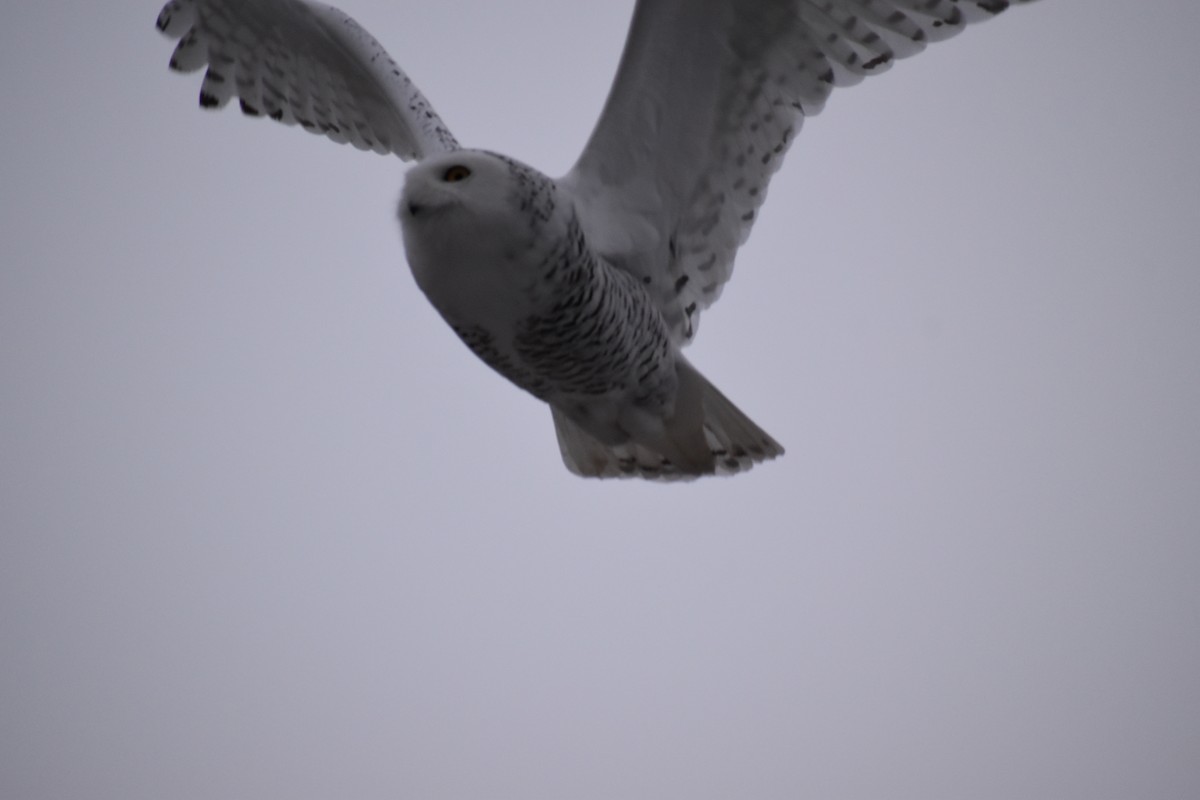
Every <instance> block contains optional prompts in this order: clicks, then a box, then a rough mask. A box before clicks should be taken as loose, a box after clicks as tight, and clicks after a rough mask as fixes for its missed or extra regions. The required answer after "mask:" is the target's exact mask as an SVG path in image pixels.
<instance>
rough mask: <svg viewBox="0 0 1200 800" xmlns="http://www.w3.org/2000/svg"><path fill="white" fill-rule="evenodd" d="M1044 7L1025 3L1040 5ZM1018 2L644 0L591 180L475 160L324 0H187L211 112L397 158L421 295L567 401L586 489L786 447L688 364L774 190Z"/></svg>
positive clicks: (490, 353)
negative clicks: (916, 67)
mask: <svg viewBox="0 0 1200 800" xmlns="http://www.w3.org/2000/svg"><path fill="white" fill-rule="evenodd" d="M1028 1H1029V0H1012V2H1028ZM1009 5H1010V2H1008V1H1006V0H638V2H637V4H636V7H635V8H634V12H633V21H632V23H631V25H630V29H629V35H628V39H627V41H626V43H625V51H624V54H623V55H622V57H621V62H620V66H619V68H618V70H617V75H616V78H615V80H614V81H613V86H612V89H611V91H610V93H609V96H608V100H607V102H606V103H605V105H604V109H603V111H602V112H601V114H600V119H599V121H598V122H597V124H596V128H595V130H594V131H593V132H592V135H591V138H590V140H589V141H588V142H587V145H586V146H585V147H584V149H583V153H582V154H581V155H580V156H579V160H578V162H577V163H576V164H575V166H574V167H573V168H572V169H571V171H570V172H568V173H567V174H566V175H564V176H562V177H560V178H551V177H549V176H547V175H544V174H543V173H541V172H539V171H538V170H536V169H534V168H533V167H530V166H527V165H525V164H522V163H520V162H518V161H516V160H514V159H511V158H508V157H506V156H503V155H500V154H498V153H493V152H489V151H487V150H473V149H466V148H461V147H460V146H459V144H458V142H457V141H456V140H455V138H454V136H453V135H452V134H451V133H450V131H449V129H448V128H447V127H446V125H445V124H444V123H443V122H442V120H441V119H440V118H439V117H438V115H437V113H436V112H435V111H434V110H433V107H432V106H431V105H430V104H429V102H428V101H427V100H426V99H425V97H424V96H423V95H422V94H421V93H420V92H419V91H418V90H417V88H416V87H415V86H414V85H413V84H412V82H411V81H410V80H409V79H408V76H407V75H405V74H404V72H403V70H401V69H400V67H398V66H397V65H396V62H395V61H393V60H392V59H391V57H390V56H389V55H388V54H387V52H386V51H384V49H383V47H381V46H380V44H379V43H378V42H377V41H375V39H374V38H372V37H371V35H370V34H368V33H367V32H366V31H365V30H363V29H362V28H361V27H360V26H359V25H358V24H357V23H356V22H355V21H354V20H353V19H351V18H350V17H349V16H347V15H346V14H344V13H343V12H341V11H339V10H338V9H336V8H332V7H330V6H325V5H321V4H319V3H315V2H310V0H171V2H169V3H167V5H166V7H165V8H163V10H162V13H161V14H160V15H159V17H158V27H159V29H160V30H162V31H163V33H165V34H166V35H167V36H169V37H172V38H175V39H179V43H178V45H177V46H176V48H175V52H174V54H173V55H172V56H171V62H170V65H171V68H172V69H175V70H179V71H182V72H191V71H194V70H198V69H200V68H201V67H205V66H207V71H206V73H205V75H204V80H203V83H202V85H201V88H200V105H201V106H204V107H207V108H219V107H221V106H223V105H225V104H226V103H227V102H228V101H229V100H230V99H231V98H233V97H235V96H236V97H237V98H238V101H239V103H240V104H241V109H242V111H243V112H245V113H246V114H248V115H251V116H260V115H262V116H268V117H271V118H272V119H275V120H278V121H280V122H284V123H287V124H289V125H292V124H299V125H301V126H302V127H304V128H306V129H307V130H309V131H312V132H314V133H318V134H322V135H324V136H327V137H329V138H330V139H333V140H334V141H336V142H350V143H351V144H353V145H355V146H356V147H358V148H361V149H364V150H374V151H376V152H378V153H391V154H394V155H397V156H399V157H400V158H402V159H404V160H406V161H407V160H415V161H416V162H417V164H416V165H415V166H414V167H413V168H412V169H410V170H409V171H408V173H407V174H406V176H405V180H404V187H403V190H402V192H401V195H400V202H399V207H398V211H397V213H398V216H399V220H400V227H401V230H402V232H403V238H404V249H405V253H406V255H407V257H408V263H409V266H410V267H411V269H412V272H413V275H414V277H415V278H416V281H417V285H418V286H420V287H421V290H422V291H423V292H424V293H425V295H426V297H428V299H429V301H430V302H431V303H432V304H433V305H434V307H435V308H436V309H437V310H438V312H439V313H440V314H441V315H442V317H443V318H444V319H445V320H446V322H447V323H449V324H450V326H451V327H452V328H453V329H454V331H455V333H457V334H458V336H459V337H460V338H461V339H462V340H463V342H465V343H466V344H467V346H468V347H470V348H471V350H473V351H474V352H475V354H476V355H478V356H479V357H480V358H481V359H483V360H484V361H485V362H486V363H487V364H488V365H489V366H491V367H492V368H493V369H495V370H496V371H497V372H499V373H500V374H501V375H503V376H504V377H506V378H508V379H509V380H510V381H512V382H513V383H515V384H516V385H517V386H519V387H521V388H522V389H525V390H526V391H528V392H529V393H530V394H533V395H534V396H535V397H538V398H539V399H541V400H544V401H545V402H546V403H548V404H549V406H550V410H551V413H552V415H553V418H554V427H555V431H556V432H557V435H558V443H559V447H560V449H561V451H562V458H563V461H564V462H565V463H566V466H567V468H568V469H570V470H571V471H572V472H574V473H576V474H578V475H585V476H593V477H618V476H640V477H644V478H692V477H696V476H700V475H710V474H728V473H735V472H738V471H741V470H746V469H749V468H750V467H751V466H752V465H753V464H755V463H757V462H759V461H764V460H767V459H771V458H774V457H776V456H778V455H780V454H782V453H783V448H782V447H781V446H780V445H779V443H778V442H776V441H775V440H774V439H772V438H771V437H770V436H769V435H768V434H767V433H765V432H764V431H763V430H762V429H761V428H760V427H759V426H758V425H756V424H755V423H754V422H752V421H751V420H750V418H749V417H747V416H746V415H745V414H743V413H742V412H741V411H740V410H738V408H737V407H736V406H735V405H734V404H733V403H731V402H730V401H729V400H728V399H727V398H726V397H725V395H723V394H722V393H721V392H720V391H718V390H717V388H716V387H715V386H713V385H712V384H711V383H709V382H708V381H707V380H706V379H705V378H704V376H703V375H701V374H700V372H699V371H697V370H696V368H695V367H693V366H692V365H691V363H689V362H688V360H687V359H686V358H684V356H683V353H682V348H683V347H684V346H686V345H687V344H688V343H689V342H691V340H692V338H693V337H694V336H695V335H696V327H697V323H698V322H699V317H700V312H701V311H702V310H703V309H705V308H707V307H708V306H709V305H711V304H712V303H713V301H715V300H716V299H717V297H718V295H720V293H721V288H722V286H724V284H725V281H727V280H729V276H730V274H731V273H732V271H733V260H734V256H735V255H736V253H737V249H738V247H739V246H740V245H741V244H742V242H744V241H746V237H747V236H749V234H750V229H751V227H752V226H753V224H754V218H755V214H756V213H757V211H758V207H759V206H760V205H761V204H762V202H763V200H764V198H765V197H766V193H767V183H768V182H769V181H770V179H771V176H772V174H774V172H775V171H776V170H777V169H778V168H779V165H780V163H781V162H782V161H783V156H784V154H785V153H786V151H787V149H788V147H789V146H790V145H791V143H792V139H793V138H794V137H795V135H796V133H797V131H798V130H799V129H800V125H801V123H802V122H803V121H804V119H805V118H806V117H810V116H812V115H814V114H817V113H818V112H820V111H821V109H822V107H823V106H824V104H825V99H826V98H827V97H828V95H829V93H830V92H831V91H832V90H833V88H834V87H835V86H848V85H851V84H854V83H857V82H858V81H859V80H861V79H862V78H863V77H865V76H867V75H874V74H876V73H879V72H883V71H884V70H886V69H887V68H888V67H890V66H891V64H892V62H893V61H895V60H896V59H898V58H904V57H906V56H910V55H913V54H915V53H918V52H920V51H921V50H923V49H924V47H925V45H926V44H927V43H929V42H933V41H938V40H940V39H945V38H947V37H950V36H953V35H954V34H956V33H958V32H959V31H961V30H962V29H963V28H964V27H965V26H966V25H968V24H971V23H973V22H977V21H980V20H983V19H988V18H990V17H993V16H995V15H997V14H999V13H1000V12H1001V11H1004V10H1005V8H1007V7H1008V6H1009Z"/></svg>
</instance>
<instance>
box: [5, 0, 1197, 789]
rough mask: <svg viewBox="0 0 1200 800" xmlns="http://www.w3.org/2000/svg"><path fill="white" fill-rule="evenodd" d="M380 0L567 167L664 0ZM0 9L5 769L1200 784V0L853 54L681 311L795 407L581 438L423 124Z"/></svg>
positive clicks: (460, 125)
mask: <svg viewBox="0 0 1200 800" xmlns="http://www.w3.org/2000/svg"><path fill="white" fill-rule="evenodd" d="M344 7H345V9H346V10H347V11H349V12H350V13H351V14H352V15H354V16H355V17H356V18H357V19H358V20H359V21H360V22H361V23H362V24H363V25H364V26H365V27H366V28H367V29H368V30H370V31H372V32H373V33H374V34H375V35H376V37H377V38H379V39H380V41H381V42H383V44H384V45H385V46H386V47H387V48H388V49H389V51H390V52H391V53H392V55H393V56H394V57H395V58H396V59H397V60H398V61H399V63H400V64H402V65H403V66H404V68H405V69H406V70H408V72H409V74H410V75H411V77H412V78H413V79H414V80H415V81H416V82H417V84H418V85H419V86H421V88H422V89H423V90H424V92H425V93H426V95H427V96H428V97H429V98H430V99H431V100H432V102H433V103H434V105H435V106H436V107H437V109H438V110H439V112H440V113H441V115H442V117H443V118H444V119H445V120H446V122H447V123H448V124H449V125H450V127H451V128H452V129H453V130H454V132H455V133H456V134H457V136H458V138H459V140H460V141H462V142H463V143H464V144H466V145H470V146H483V147H487V148H489V149H494V150H497V151H501V152H505V153H508V154H511V155H513V156H516V157H518V158H521V159H523V160H525V161H528V162H529V163H532V164H534V165H536V166H539V167H541V168H543V169H544V170H545V171H547V172H549V173H551V174H561V173H562V172H564V171H565V170H566V169H567V168H568V167H569V166H570V165H571V163H572V162H573V160H574V158H575V156H576V155H577V153H578V152H579V150H580V148H581V147H582V144H583V142H584V140H585V139H586V137H587V134H588V133H589V131H590V130H591V126H592V124H593V122H594V121H595V119H596V116H597V115H598V113H599V110H600V106H601V103H602V101H603V99H604V96H605V93H606V91H607V88H608V85H609V81H610V79H611V76H612V74H613V70H614V68H615V65H616V61H617V58H618V56H619V54H620V49H621V44H622V42H623V40H624V33H625V28H626V25H627V23H628V19H629V15H630V10H631V7H632V4H631V2H629V0H624V1H623V2H612V1H611V0H605V2H575V1H574V0H571V1H570V2H568V1H567V0H530V1H529V2H503V3H501V2H495V3H485V2H468V0H438V1H437V2H419V3H418V2H401V1H400V0H388V1H387V2H372V1H371V0H345V4H344ZM157 12H158V6H157V5H155V4H152V3H149V2H129V1H128V0H120V1H117V0H114V1H112V2H95V3H82V2H75V3H65V2H61V1H58V0H47V2H41V3H33V2H29V3H9V4H7V6H6V7H5V9H4V10H3V11H2V12H0V106H2V107H3V108H4V114H3V116H2V117H0V145H2V147H0V200H2V203H3V213H2V215H0V529H2V535H0V648H2V652H0V798H2V800H63V799H67V800H75V799H78V800H110V799H111V800H140V799H141V798H146V799H147V800H150V799H153V800H193V799H194V800H223V799H224V798H271V797H280V798H281V797H287V798H298V799H300V800H303V799H305V798H333V797H339V798H363V799H364V800H367V799H371V798H404V799H406V800H407V798H434V799H440V798H448V799H451V800H460V799H464V798H490V799H504V798H514V799H515V798H561V799H563V800H593V799H595V800H601V799H602V798H689V800H692V799H698V798H714V799H715V798H735V797H736V798H754V799H755V800H760V799H767V798H771V799H773V798H807V797H812V798H864V799H870V798H886V799H887V800H894V799H895V798H920V799H921V800H931V799H933V800H939V799H940V798H955V799H956V800H958V799H966V800H971V799H974V798H1022V799H1023V800H1027V799H1031V798H1088V800H1098V799H1099V798H1130V797H1138V798H1187V797H1200V581H1198V580H1197V571H1198V569H1200V263H1198V262H1200V148H1197V146H1196V144H1197V136H1198V134H1197V131H1198V130H1200V89H1198V88H1197V77H1198V76H1200V48H1198V47H1197V46H1196V36H1197V34H1198V33H1200V4H1197V3H1194V2H1191V0H1156V1H1155V2H1150V1H1149V0H1145V1H1143V2H1130V0H1044V1H1043V2H1041V3H1037V4H1034V5H1032V6H1028V7H1020V8H1014V9H1012V10H1010V11H1009V12H1007V13H1006V14H1004V15H1003V16H1002V17H1001V18H999V19H997V20H994V21H990V22H988V23H987V24H985V25H982V26H979V27H977V28H974V29H972V30H969V31H967V32H966V33H965V34H964V35H962V36H960V37H959V38H957V39H955V40H953V41H950V42H946V43H944V44H941V45H938V46H935V47H932V48H931V49H930V50H929V51H927V52H926V53H924V54H922V55H921V56H919V57H917V58H915V59H913V60H911V61H907V62H903V63H900V64H898V65H897V66H896V68H895V69H893V70H892V71H891V72H890V73H889V74H887V75H885V76H883V77H879V78H875V79H872V80H870V81H868V82H867V83H865V84H863V85H861V86H858V87H856V88H853V89H848V90H845V91H840V92H837V93H835V94H834V96H833V97H832V98H831V100H830V102H829V105H828V107H827V109H826V111H825V113H824V114H822V115H821V116H819V117H817V118H816V119H813V120H809V121H808V123H807V124H806V126H805V128H804V130H803V132H802V134H801V135H800V136H799V137H798V138H797V141H796V144H795V145H794V146H793V148H792V150H791V152H790V154H789V157H788V160H787V163H786V164H785V166H784V169H783V170H782V171H781V173H779V174H778V175H777V176H776V178H775V180H774V182H773V183H772V185H771V193H770V198H769V199H768V201H767V203H766V206H765V208H764V210H763V212H762V214H761V216H760V218H759V222H758V224H757V225H756V227H755V229H754V233H753V235H752V237H751V239H750V242H749V244H748V245H747V246H746V247H745V248H743V250H742V251H741V253H740V255H739V257H738V267H737V270H736V271H735V275H734V278H733V280H732V281H731V283H730V284H729V285H728V287H727V289H726V291H725V294H724V296H723V298H722V299H721V301H720V302H719V303H718V304H717V305H716V306H715V307H714V308H713V309H711V310H710V311H709V312H708V313H707V314H706V315H705V316H704V319H703V321H702V324H701V330H700V335H699V337H698V339H697V343H696V345H695V346H694V347H693V348H691V349H690V350H689V355H690V357H691V358H692V360H693V362H694V363H696V364H697V366H699V367H700V369H702V370H703V371H704V372H705V373H706V374H707V375H708V376H709V377H710V378H711V379H712V380H713V381H714V382H715V383H716V384H717V385H718V386H720V387H721V388H722V389H723V390H724V391H725V392H726V393H727V394H728V395H730V397H731V398H733V399H734V401H735V402H737V403H738V404H739V405H740V406H741V407H742V408H743V409H745V410H746V411H747V412H748V413H749V414H750V415H751V416H752V417H753V418H754V419H755V420H757V421H758V422H759V423H761V424H762V425H763V427H764V428H766V429H767V430H768V431H770V432H771V433H772V434H773V435H774V436H776V437H777V438H778V439H779V440H780V441H781V442H783V443H784V445H785V446H786V447H787V448H788V452H787V455H786V456H785V457H784V458H783V459H782V460H780V461H776V462H774V463H770V464H767V465H765V466H760V467H758V468H756V469H755V470H753V471H752V472H751V473H749V474H747V475H743V476H739V477H736V478H732V479H725V480H718V479H710V480H702V481H699V482H696V483H692V484H689V485H657V484H650V483H631V482H604V483H601V482H585V481H583V480H581V479H578V478H575V477H573V476H571V475H569V474H568V473H567V471H566V470H565V469H564V468H563V466H562V464H561V462H560V459H559V455H558V450H557V446H556V444H555V440H554V432H553V427H552V425H551V421H550V415H549V412H548V411H547V410H546V408H545V407H544V406H542V405H541V404H540V403H538V402H537V401H535V400H533V399H532V398H530V397H529V396H527V395H524V394H523V393H521V392H520V391H519V390H517V389H515V388H513V387H512V386H510V385H509V384H507V383H506V382H505V381H504V380H502V379H501V378H499V377H498V376H496V375H495V374H493V373H492V372H491V371H490V370H488V369H487V368H486V367H484V366H483V364H482V363H480V362H479V361H477V360H476V359H475V357H474V356H472V355H471V354H470V353H469V352H468V351H467V349H466V348H465V347H463V346H462V345H461V343H459V342H458V341H457V339H456V338H455V337H454V335H453V334H452V333H451V331H450V330H449V329H448V328H447V327H446V326H445V325H444V324H443V323H442V321H441V320H440V319H439V318H438V317H437V315H436V313H435V312H434V311H433V309H432V308H431V307H429V305H428V304H427V303H426V301H425V300H424V298H423V297H422V296H421V295H420V293H419V291H418V290H417V288H416V286H415V284H414V282H413V280H412V278H411V276H410V274H409V271H408V268H407V266H406V265H405V263H404V260H403V250H402V247H401V244H400V238H399V231H398V227H397V225H396V224H395V221H394V213H393V208H394V204H395V200H396V198H397V196H398V193H399V189H400V185H401V181H402V174H403V166H402V164H401V162H400V161H398V160H396V159H394V158H385V157H380V156H376V155H373V154H369V153H360V152H358V151H355V150H353V149H352V148H349V147H338V146H335V145H333V144H331V143H330V142H328V141H326V140H324V139H320V138H318V137H314V136H309V135H306V134H304V133H302V132H301V131H300V130H299V129H287V128H283V127H281V126H279V125H276V124H273V123H271V122H269V121H266V120H248V119H245V118H243V117H242V116H241V115H240V114H238V113H237V112H236V111H234V110H232V109H230V110H226V111H225V112H222V113H217V114H213V113H204V112H201V111H200V110H198V109H197V107H196V94H197V91H198V88H199V76H198V75H192V76H185V77H181V76H179V75H176V74H172V73H170V72H168V70H167V69H166V63H167V59H168V57H169V55H170V52H171V49H172V45H171V44H170V43H169V42H167V41H166V40H165V39H163V38H162V37H161V36H160V35H158V33H157V32H156V31H155V30H154V19H155V16H156V14H157Z"/></svg>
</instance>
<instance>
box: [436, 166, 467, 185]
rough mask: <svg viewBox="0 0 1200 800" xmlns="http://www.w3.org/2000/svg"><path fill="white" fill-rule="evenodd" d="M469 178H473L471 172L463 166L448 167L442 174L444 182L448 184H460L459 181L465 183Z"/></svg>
mask: <svg viewBox="0 0 1200 800" xmlns="http://www.w3.org/2000/svg"><path fill="white" fill-rule="evenodd" d="M469 177H471V170H469V169H467V168H466V167H464V166H463V165H462V164H455V165H454V166H452V167H446V171H445V172H443V173H442V180H444V181H445V182H446V183H458V182H459V181H465V180H466V179H467V178H469Z"/></svg>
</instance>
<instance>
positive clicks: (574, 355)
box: [515, 215, 674, 404]
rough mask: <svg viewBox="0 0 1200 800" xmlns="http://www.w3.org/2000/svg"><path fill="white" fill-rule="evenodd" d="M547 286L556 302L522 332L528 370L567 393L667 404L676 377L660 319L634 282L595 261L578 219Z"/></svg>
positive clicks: (549, 269)
mask: <svg viewBox="0 0 1200 800" xmlns="http://www.w3.org/2000/svg"><path fill="white" fill-rule="evenodd" d="M542 278H543V283H544V286H543V288H544V290H545V291H546V293H547V296H549V297H552V298H553V301H552V302H551V303H549V305H548V307H547V308H546V309H545V311H544V312H542V313H539V314H535V315H533V316H530V317H529V318H528V319H526V320H525V321H524V322H523V323H521V325H520V328H519V330H518V332H517V335H516V338H515V342H516V349H517V352H518V353H519V354H520V355H521V357H522V359H523V361H524V363H526V364H528V365H529V367H530V369H531V370H532V371H533V372H534V373H535V374H536V375H538V376H539V377H542V378H543V379H544V380H545V381H547V382H549V383H550V384H552V385H553V386H555V387H556V388H557V390H558V391H560V392H563V393H567V394H585V395H586V394H592V395H598V394H605V393H608V392H626V391H633V392H634V393H635V394H636V399H637V401H639V402H646V403H659V404H662V403H665V402H666V398H665V394H666V392H667V390H668V389H669V388H670V387H673V378H674V376H673V375H672V374H671V373H670V368H671V366H672V361H671V359H670V350H671V342H670V337H669V336H668V334H667V329H666V325H665V323H664V322H663V319H662V315H661V314H660V313H659V311H658V309H657V307H656V306H655V304H654V302H653V300H652V299H651V298H650V296H649V295H648V294H647V293H646V290H645V289H644V288H642V286H641V285H639V284H638V282H637V281H636V280H635V279H634V278H633V276H632V275H630V274H629V273H627V272H624V271H622V270H619V269H616V268H614V267H612V266H611V265H609V264H607V263H605V262H603V261H600V260H598V259H597V258H596V257H595V256H594V255H593V253H592V252H591V250H590V249H589V248H588V247H587V243H586V242H585V241H584V238H583V231H582V230H581V229H580V227H579V221H578V219H577V218H576V217H575V216H574V215H572V217H571V220H570V222H569V224H568V227H567V235H566V236H565V237H563V239H562V241H561V246H560V247H558V248H555V250H553V251H552V254H551V256H550V257H549V258H547V259H546V266H545V269H544V270H543V272H542ZM535 394H536V392H535Z"/></svg>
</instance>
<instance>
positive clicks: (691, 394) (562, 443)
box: [551, 356, 783, 480]
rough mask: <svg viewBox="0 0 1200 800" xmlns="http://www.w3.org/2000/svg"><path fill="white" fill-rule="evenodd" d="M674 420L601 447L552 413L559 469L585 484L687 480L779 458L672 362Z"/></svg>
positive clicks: (712, 392) (758, 433) (708, 388)
mask: <svg viewBox="0 0 1200 800" xmlns="http://www.w3.org/2000/svg"><path fill="white" fill-rule="evenodd" d="M677 364H678V375H679V389H678V393H677V395H676V403H675V414H674V416H672V417H671V418H670V419H667V420H665V421H661V420H659V421H656V424H655V425H653V426H650V427H647V428H646V429H644V430H640V431H637V432H636V433H635V440H634V441H630V442H627V443H625V444H619V445H611V446H610V445H606V444H603V443H602V442H600V441H598V440H597V439H595V438H594V437H593V436H592V435H591V434H589V433H588V432H587V431H585V430H583V429H582V428H580V427H579V426H578V425H576V424H575V423H574V422H572V421H571V419H570V418H568V417H567V416H566V415H565V414H563V413H562V412H561V411H559V410H558V409H557V408H553V407H552V408H551V410H552V411H553V414H554V430H555V433H557V434H558V446H559V449H560V450H561V451H562V458H563V463H564V464H566V465H567V469H569V470H570V471H571V472H573V473H575V474H576V475H582V476H584V477H589V478H649V479H657V480H691V479H694V478H698V477H700V476H701V475H733V474H735V473H738V472H744V471H745V470H748V469H750V468H751V467H752V466H754V465H755V464H757V463H758V462H760V461H768V460H770V459H772V458H775V457H776V456H780V455H783V446H782V445H780V444H779V442H777V441H775V440H774V439H772V438H771V436H770V435H768V434H767V433H766V432H765V431H763V429H762V428H760V427H758V426H757V425H755V424H754V422H753V421H752V420H751V419H750V418H749V417H747V416H746V415H745V414H743V413H742V412H741V410H739V409H738V407H737V406H735V405H734V404H733V403H732V402H730V401H729V398H727V397H725V395H723V394H721V392H720V391H719V390H718V389H717V387H715V386H713V385H712V384H711V383H709V381H708V379H707V378H705V377H704V376H703V375H701V374H700V373H699V372H698V371H697V370H696V368H695V367H693V366H692V365H691V364H689V363H688V362H687V361H686V360H684V359H683V358H682V357H681V356H677Z"/></svg>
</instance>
